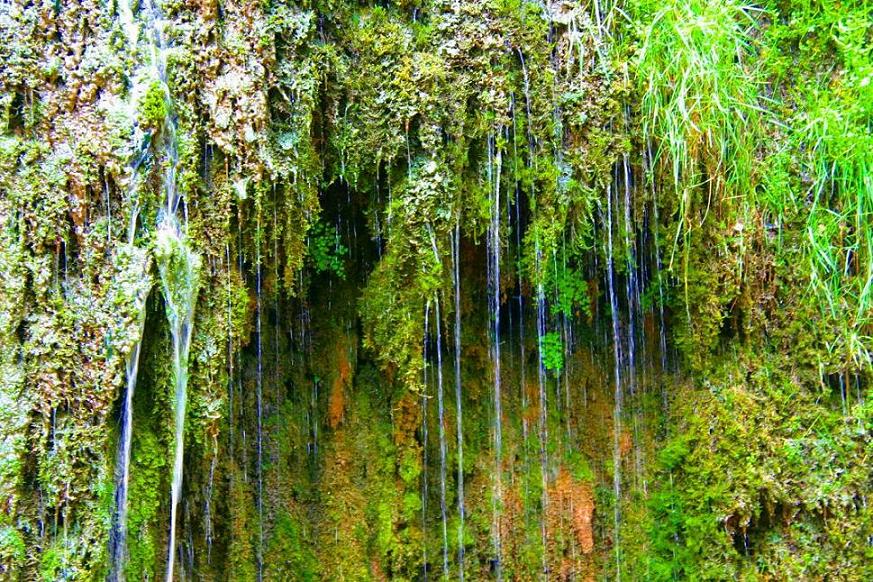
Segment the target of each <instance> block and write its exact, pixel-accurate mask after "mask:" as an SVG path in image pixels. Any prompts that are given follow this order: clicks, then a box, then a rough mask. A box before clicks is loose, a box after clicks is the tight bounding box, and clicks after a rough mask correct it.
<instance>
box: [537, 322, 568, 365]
mask: <svg viewBox="0 0 873 582" xmlns="http://www.w3.org/2000/svg"><path fill="white" fill-rule="evenodd" d="M540 349H541V350H542V358H543V367H545V369H546V370H549V371H550V372H554V373H555V374H557V373H559V372H560V371H561V370H563V369H564V342H563V341H562V340H561V334H559V333H558V332H555V331H549V332H546V334H545V335H544V336H542V337H541V338H540Z"/></svg>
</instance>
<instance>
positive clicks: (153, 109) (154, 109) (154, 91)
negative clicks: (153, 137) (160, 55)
mask: <svg viewBox="0 0 873 582" xmlns="http://www.w3.org/2000/svg"><path fill="white" fill-rule="evenodd" d="M167 113H168V107H167V91H166V88H165V87H164V84H163V83H161V82H160V81H158V80H154V81H152V82H151V83H150V84H149V86H148V88H147V89H146V91H145V93H144V94H143V96H142V99H141V101H140V104H139V123H140V125H142V126H143V127H144V128H146V129H150V130H159V129H160V128H161V127H162V126H163V125H164V121H165V120H166V119H167Z"/></svg>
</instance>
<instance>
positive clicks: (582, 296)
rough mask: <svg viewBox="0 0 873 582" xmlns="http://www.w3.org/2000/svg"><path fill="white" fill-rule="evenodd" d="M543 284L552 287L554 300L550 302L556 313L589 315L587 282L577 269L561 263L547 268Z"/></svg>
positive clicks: (571, 315) (589, 304)
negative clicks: (552, 267) (553, 267)
mask: <svg viewBox="0 0 873 582" xmlns="http://www.w3.org/2000/svg"><path fill="white" fill-rule="evenodd" d="M555 271H557V272H555ZM544 286H545V288H547V289H554V295H555V302H554V304H552V309H553V311H554V312H555V313H556V314H561V315H565V316H567V317H574V316H579V315H585V316H586V317H588V318H590V317H591V300H590V298H589V295H588V283H587V281H585V278H584V277H583V276H582V273H581V272H580V271H578V270H577V269H574V268H572V267H568V266H566V265H563V264H562V265H560V266H558V267H556V268H555V269H554V270H553V269H547V270H546V281H545V282H544Z"/></svg>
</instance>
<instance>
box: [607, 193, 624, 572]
mask: <svg viewBox="0 0 873 582" xmlns="http://www.w3.org/2000/svg"><path fill="white" fill-rule="evenodd" d="M606 228H607V237H606V239H607V245H608V246H607V279H608V288H609V309H610V312H611V315H612V346H613V360H614V366H613V370H614V373H615V378H614V382H615V394H614V400H615V401H614V406H613V413H612V424H613V426H612V432H613V438H612V441H613V442H612V447H613V448H612V492H613V495H614V497H615V508H614V516H613V517H614V522H615V523H614V527H615V540H614V545H615V578H616V580H617V581H618V580H621V544H620V538H619V532H620V530H619V527H620V521H621V405H622V385H621V363H622V348H621V331H620V324H619V320H618V299H617V297H616V295H615V258H614V256H613V249H612V188H611V187H607V190H606Z"/></svg>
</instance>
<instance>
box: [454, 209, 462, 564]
mask: <svg viewBox="0 0 873 582" xmlns="http://www.w3.org/2000/svg"><path fill="white" fill-rule="evenodd" d="M460 247H461V226H460V218H459V219H458V221H457V222H456V223H455V231H454V237H453V238H452V279H453V281H452V284H453V287H454V295H455V407H456V414H457V433H458V434H457V437H458V484H457V487H458V491H457V495H458V578H459V579H460V580H463V579H464V512H465V509H464V420H463V418H464V416H463V404H462V392H461V277H460V266H459V265H460Z"/></svg>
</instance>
